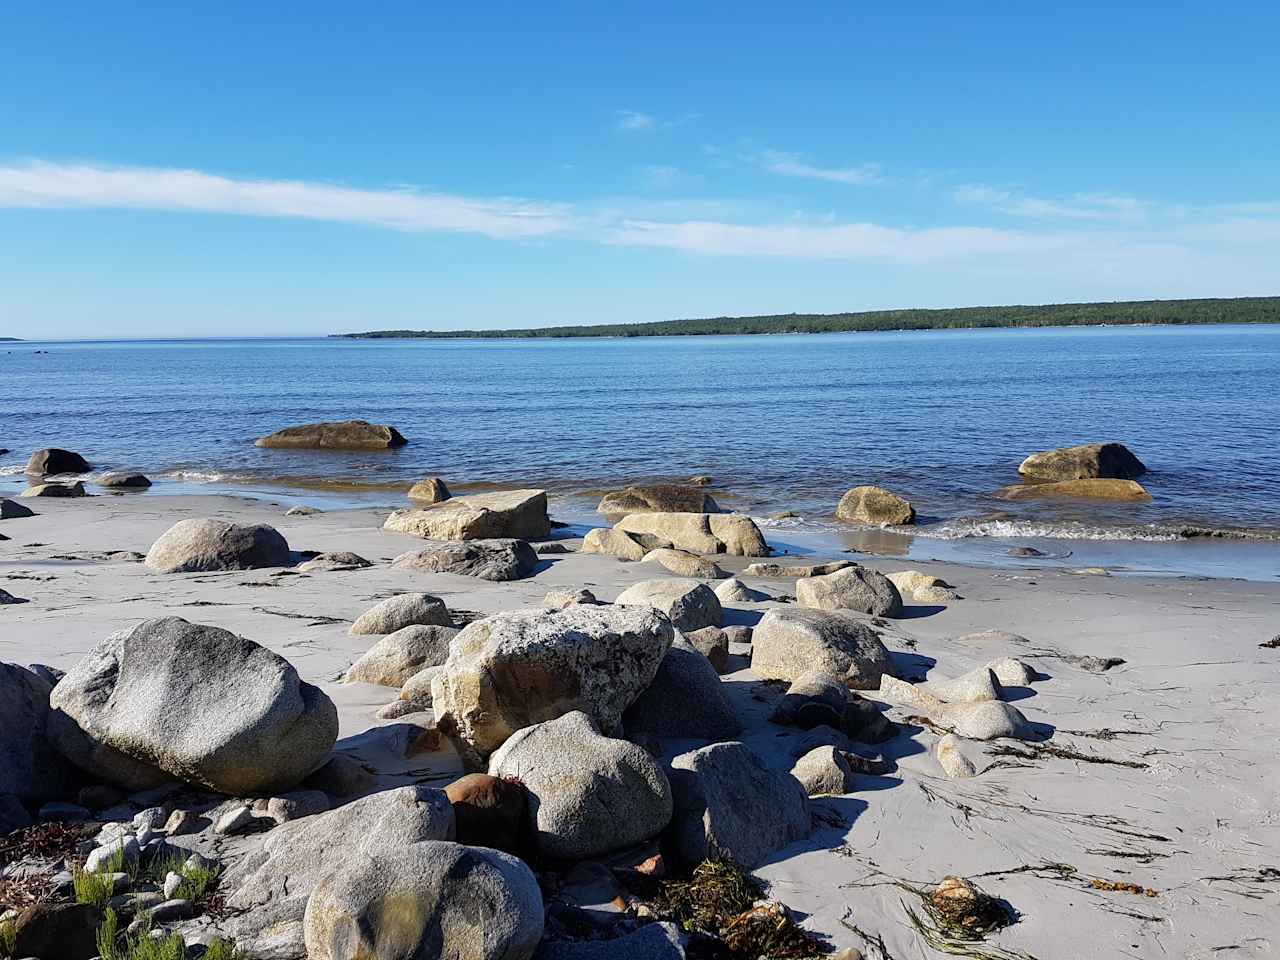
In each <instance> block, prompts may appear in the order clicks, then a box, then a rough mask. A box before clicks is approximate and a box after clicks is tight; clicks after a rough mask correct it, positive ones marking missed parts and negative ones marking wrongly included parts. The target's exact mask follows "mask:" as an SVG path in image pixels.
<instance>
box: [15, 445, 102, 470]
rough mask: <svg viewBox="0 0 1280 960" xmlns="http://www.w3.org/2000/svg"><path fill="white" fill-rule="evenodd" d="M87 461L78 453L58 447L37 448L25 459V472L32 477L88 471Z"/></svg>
mask: <svg viewBox="0 0 1280 960" xmlns="http://www.w3.org/2000/svg"><path fill="white" fill-rule="evenodd" d="M88 472H89V461H87V460H86V459H85V458H84V457H82V456H80V454H78V453H73V452H72V451H70V450H63V449H61V448H59V447H46V448H45V449H43V450H37V451H36V452H35V453H33V454H32V455H31V459H30V460H28V461H27V473H28V475H30V476H33V477H48V476H51V475H53V474H59V473H88Z"/></svg>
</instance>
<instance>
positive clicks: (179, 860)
mask: <svg viewBox="0 0 1280 960" xmlns="http://www.w3.org/2000/svg"><path fill="white" fill-rule="evenodd" d="M170 873H176V874H177V875H178V876H180V877H182V883H181V884H180V885H179V886H178V889H177V891H176V892H175V893H174V897H175V898H176V899H179V900H190V901H191V902H192V903H197V902H198V901H199V900H200V898H201V897H203V896H204V895H205V894H206V893H208V892H209V891H210V890H212V889H213V888H214V886H216V885H217V882H218V875H219V874H220V873H221V870H220V869H219V868H218V867H206V866H204V865H203V864H202V863H200V862H198V861H197V862H194V863H191V864H188V863H187V861H186V860H185V859H184V858H183V857H180V856H168V857H161V858H157V859H155V860H153V861H151V863H150V864H149V865H148V866H147V870H146V876H145V879H147V880H150V881H152V882H154V883H164V879H165V877H167V876H168V875H169V874H170Z"/></svg>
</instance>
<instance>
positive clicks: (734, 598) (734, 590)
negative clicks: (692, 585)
mask: <svg viewBox="0 0 1280 960" xmlns="http://www.w3.org/2000/svg"><path fill="white" fill-rule="evenodd" d="M716 596H717V597H719V598H720V602H721V603H722V604H723V603H764V602H765V601H766V600H772V599H773V597H771V596H769V594H767V593H765V592H763V591H761V590H752V589H751V588H750V587H748V586H747V585H746V584H745V583H743V582H742V581H741V580H739V579H738V578H737V577H730V578H729V579H728V580H726V581H724V582H723V583H719V584H716Z"/></svg>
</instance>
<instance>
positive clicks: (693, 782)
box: [668, 742, 811, 870]
mask: <svg viewBox="0 0 1280 960" xmlns="http://www.w3.org/2000/svg"><path fill="white" fill-rule="evenodd" d="M670 777H671V790H672V794H673V796H674V799H675V810H674V813H673V814H672V818H671V829H670V831H669V833H668V837H669V839H670V840H671V845H672V849H673V850H674V851H675V852H676V854H677V857H678V858H679V859H680V860H681V861H683V862H684V863H685V864H689V865H693V864H698V863H701V862H702V861H703V860H708V859H721V860H731V861H733V862H734V863H736V864H737V865H738V866H739V867H741V868H742V869H743V870H753V869H755V868H756V867H758V866H760V865H761V864H762V863H764V861H765V859H766V858H767V857H768V856H769V855H770V854H772V853H775V852H776V851H778V850H781V849H782V848H783V847H785V846H787V845H788V844H790V843H794V842H795V841H797V840H802V839H804V838H805V837H807V836H808V835H809V831H810V829H811V823H810V817H809V797H808V796H807V795H806V793H805V789H804V787H802V786H801V785H800V782H799V781H798V780H797V779H796V778H795V777H793V776H791V774H789V773H787V772H785V771H781V770H770V769H769V768H767V767H766V766H765V765H764V764H763V763H762V762H761V760H760V758H759V757H758V756H756V755H755V754H754V753H753V752H752V751H751V750H750V749H748V748H747V746H746V745H745V744H742V743H736V742H730V743H713V744H711V746H709V747H703V748H702V749H701V750H694V751H693V752H691V753H685V754H681V755H680V756H678V757H676V758H675V759H674V760H672V761H671V774H670Z"/></svg>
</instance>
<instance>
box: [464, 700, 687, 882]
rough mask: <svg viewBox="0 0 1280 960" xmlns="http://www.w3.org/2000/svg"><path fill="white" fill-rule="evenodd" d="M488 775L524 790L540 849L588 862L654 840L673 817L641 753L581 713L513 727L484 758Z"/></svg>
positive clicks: (658, 774) (665, 790)
mask: <svg viewBox="0 0 1280 960" xmlns="http://www.w3.org/2000/svg"><path fill="white" fill-rule="evenodd" d="M489 774H490V776H494V777H500V778H503V779H507V778H510V779H514V780H517V781H519V782H520V783H522V784H524V786H525V788H526V789H527V790H528V791H529V807H528V811H529V818H530V833H531V835H532V836H533V838H534V842H535V844H536V845H537V847H538V850H539V851H540V852H541V853H543V854H544V855H546V856H549V857H554V858H556V859H560V860H585V859H587V858H589V857H596V856H600V855H601V854H604V853H608V852H609V851H611V850H618V849H621V848H623V847H628V846H631V845H632V844H635V843H640V842H641V841H643V840H648V839H650V838H651V837H654V836H657V835H658V834H659V833H661V832H662V830H663V828H664V827H666V825H667V823H668V822H669V821H670V820H671V787H670V785H669V784H668V783H667V777H666V775H665V774H664V773H663V772H662V768H661V767H660V766H658V763H657V761H655V760H654V759H653V757H651V756H650V755H649V754H648V753H647V752H646V751H645V750H644V749H643V748H641V747H638V746H636V745H635V744H634V743H630V742H628V741H626V740H614V739H611V738H610V737H605V736H602V735H601V734H600V732H599V730H597V728H596V725H595V724H594V723H593V722H592V720H591V718H590V717H589V716H587V715H586V714H585V713H581V712H578V711H575V712H573V713H567V714H565V715H564V716H562V717H558V718H556V719H555V720H548V721H547V722H546V723H539V724H536V725H534V726H532V727H526V728H524V729H523V730H518V731H516V732H515V733H514V734H512V735H511V737H510V738H509V739H508V740H507V741H506V743H504V744H503V745H502V746H501V747H499V748H498V749H497V750H496V751H495V752H494V754H493V756H491V757H490V758H489Z"/></svg>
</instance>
